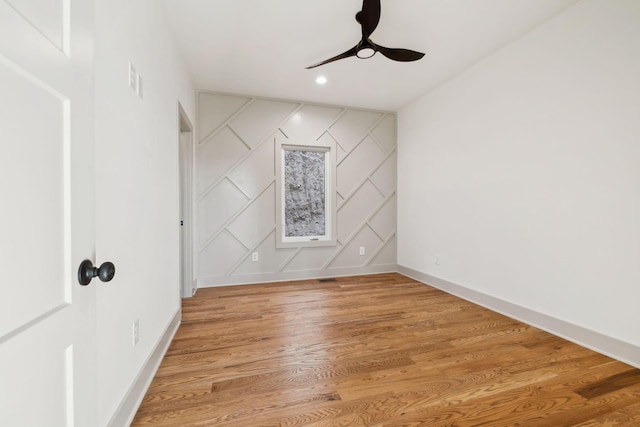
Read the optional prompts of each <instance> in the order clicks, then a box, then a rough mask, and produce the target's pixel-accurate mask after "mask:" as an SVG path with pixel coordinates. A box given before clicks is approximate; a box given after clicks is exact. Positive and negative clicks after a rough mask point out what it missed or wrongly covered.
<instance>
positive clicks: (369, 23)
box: [356, 0, 380, 39]
mask: <svg viewBox="0 0 640 427" xmlns="http://www.w3.org/2000/svg"><path fill="white" fill-rule="evenodd" d="M356 20H357V21H358V22H359V23H360V25H361V26H362V38H363V39H367V38H369V36H370V35H371V33H373V31H374V30H375V29H376V27H377V26H378V22H380V0H362V10H361V11H360V12H358V13H357V14H356Z"/></svg>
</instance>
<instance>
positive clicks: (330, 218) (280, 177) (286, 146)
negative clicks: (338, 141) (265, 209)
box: [275, 141, 337, 248]
mask: <svg viewBox="0 0 640 427" xmlns="http://www.w3.org/2000/svg"><path fill="white" fill-rule="evenodd" d="M291 150H300V151H319V152H324V153H325V162H324V164H325V189H324V196H325V205H324V207H325V235H324V236H297V237H287V236H285V235H284V234H285V215H284V208H285V203H284V202H285V198H284V191H285V190H284V165H285V158H284V155H285V151H291ZM275 154H276V155H275V158H276V247H277V248H300V247H313V246H336V207H337V206H336V189H335V182H336V146H335V142H334V143H331V144H330V145H327V144H323V143H319V142H317V141H315V142H310V143H305V144H290V143H285V142H282V141H277V142H276V153H275Z"/></svg>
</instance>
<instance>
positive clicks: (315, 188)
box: [284, 150, 326, 237]
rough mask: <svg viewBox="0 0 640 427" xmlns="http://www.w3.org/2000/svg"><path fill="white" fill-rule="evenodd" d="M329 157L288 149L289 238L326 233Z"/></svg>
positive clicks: (285, 206)
mask: <svg viewBox="0 0 640 427" xmlns="http://www.w3.org/2000/svg"><path fill="white" fill-rule="evenodd" d="M325 154H326V153H325V152H323V151H317V150H315V151H305V150H285V153H284V199H285V200H284V203H285V204H284V216H285V218H284V219H285V220H284V226H285V236H286V237H312V236H324V235H325V234H326V215H325V214H326V208H325V206H326V200H325V191H326V182H325V179H326V164H325V161H326V159H325V158H326V155H325Z"/></svg>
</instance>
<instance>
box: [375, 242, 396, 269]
mask: <svg viewBox="0 0 640 427" xmlns="http://www.w3.org/2000/svg"><path fill="white" fill-rule="evenodd" d="M391 262H396V238H395V236H394V237H393V239H389V241H388V242H387V243H385V245H384V246H383V247H382V248H380V250H379V251H378V253H377V254H375V256H374V257H373V261H372V263H373V264H388V263H391Z"/></svg>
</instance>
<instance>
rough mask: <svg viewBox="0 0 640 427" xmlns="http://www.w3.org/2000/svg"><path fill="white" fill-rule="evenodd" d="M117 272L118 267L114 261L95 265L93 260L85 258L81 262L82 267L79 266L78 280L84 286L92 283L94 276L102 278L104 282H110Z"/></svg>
mask: <svg viewBox="0 0 640 427" xmlns="http://www.w3.org/2000/svg"><path fill="white" fill-rule="evenodd" d="M115 274H116V267H115V265H113V263H112V262H104V263H102V265H101V266H100V268H98V267H94V266H93V263H92V262H91V260H88V259H85V260H84V261H82V262H81V263H80V268H78V282H80V284H81V285H82V286H86V285H88V284H89V283H91V279H93V278H94V277H98V278H100V280H102V281H103V282H108V281H109V280H111V279H113V276H114V275H115Z"/></svg>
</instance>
